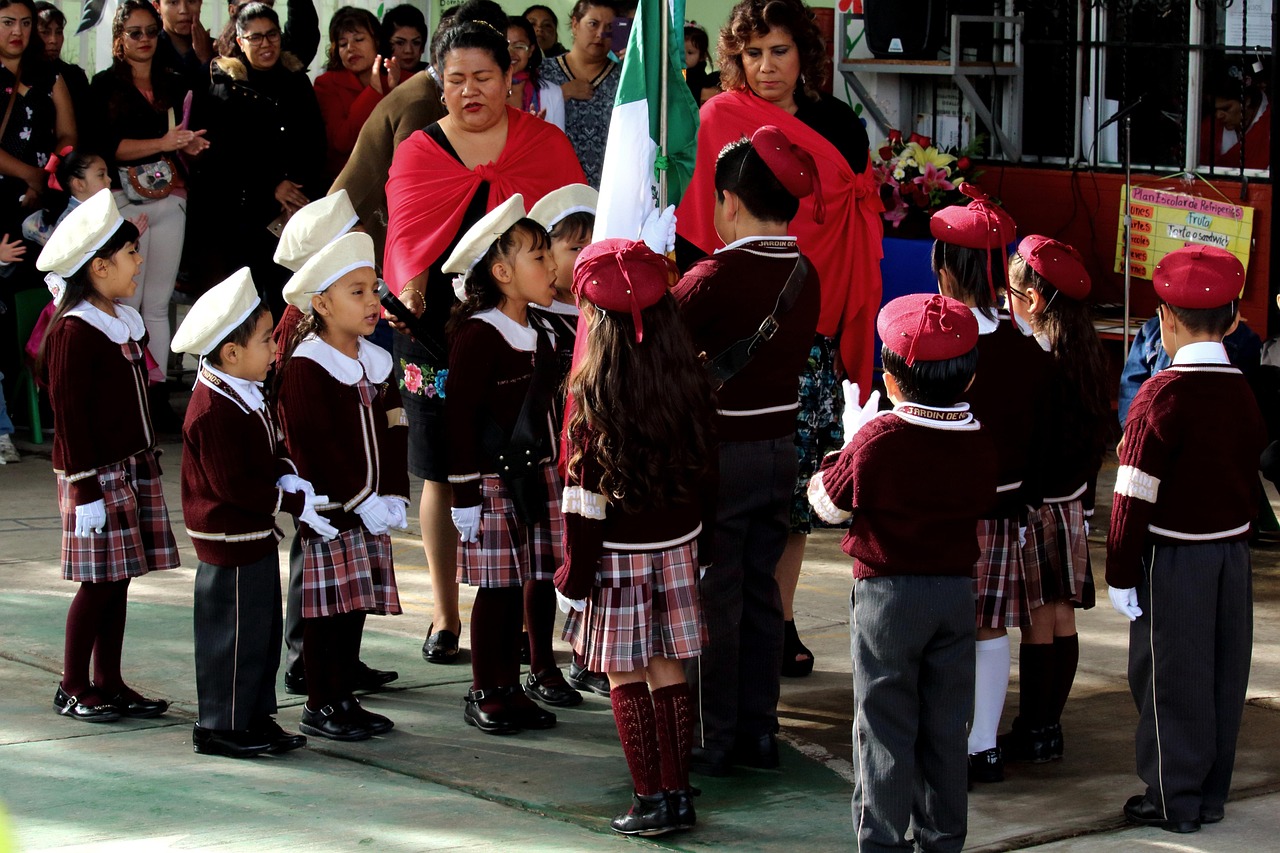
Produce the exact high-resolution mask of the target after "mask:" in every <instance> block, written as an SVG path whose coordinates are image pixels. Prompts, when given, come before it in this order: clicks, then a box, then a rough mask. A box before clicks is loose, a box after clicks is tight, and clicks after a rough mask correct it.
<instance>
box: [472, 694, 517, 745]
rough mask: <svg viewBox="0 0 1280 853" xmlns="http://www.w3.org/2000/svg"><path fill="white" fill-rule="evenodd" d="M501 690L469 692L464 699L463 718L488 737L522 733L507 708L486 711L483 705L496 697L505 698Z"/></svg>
mask: <svg viewBox="0 0 1280 853" xmlns="http://www.w3.org/2000/svg"><path fill="white" fill-rule="evenodd" d="M504 695H505V694H504V693H503V692H501V691H500V690H468V691H467V696H466V698H465V699H463V700H462V701H463V708H462V718H463V719H464V720H466V722H467V725H469V726H475V727H476V728H477V729H479V730H480V731H482V732H484V733H485V734H487V735H512V734H515V733H516V732H518V731H520V727H519V726H518V725H516V721H515V718H514V717H513V716H512V714H511V712H510V711H509V710H507V708H506V707H505V706H503V707H501V708H499V709H498V710H496V711H486V710H485V709H484V708H483V707H481V703H482V702H485V701H486V700H490V701H491V700H492V699H493V698H494V696H504Z"/></svg>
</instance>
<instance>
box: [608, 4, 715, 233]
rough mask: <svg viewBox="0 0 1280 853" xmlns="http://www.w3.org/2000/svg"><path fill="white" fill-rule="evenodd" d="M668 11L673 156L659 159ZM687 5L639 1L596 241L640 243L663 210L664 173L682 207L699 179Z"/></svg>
mask: <svg viewBox="0 0 1280 853" xmlns="http://www.w3.org/2000/svg"><path fill="white" fill-rule="evenodd" d="M664 5H665V6H666V13H667V14H666V18H667V20H666V23H667V32H668V36H667V38H668V41H667V56H666V58H665V61H666V63H667V114H666V126H667V156H666V158H665V159H663V158H660V157H659V153H660V152H659V147H658V144H659V140H660V139H661V136H660V133H661V130H660V128H661V122H662V121H663V116H662V115H661V104H662V62H663V57H662V23H663V21H662V18H663V11H664V10H663V8H662V7H663V6H664ZM683 71H684V0H641V2H640V4H639V6H637V7H636V16H635V20H634V23H633V24H632V26H631V37H630V39H629V40H628V41H627V52H626V55H625V56H624V57H623V62H622V78H621V79H620V80H619V81H618V96H617V100H616V101H615V102H614V105H613V117H612V118H611V119H610V122H609V140H608V143H607V145H606V147H605V154H604V170H603V172H602V173H601V176H600V206H599V209H598V210H597V212H596V227H595V234H594V236H595V239H597V240H600V239H605V238H609V237H625V238H627V239H630V240H634V239H636V238H637V237H638V236H639V234H640V223H641V221H643V219H644V217H645V214H646V213H648V212H649V211H650V210H653V209H654V208H655V207H657V205H658V174H659V171H660V170H662V169H663V168H664V167H665V169H666V173H667V200H666V203H667V204H679V202H680V196H681V195H682V194H683V192H684V189H685V187H686V186H688V185H689V179H690V178H691V177H692V176H693V161H694V155H695V154H696V153H697V147H698V104H697V102H696V101H694V99H693V94H692V93H691V92H690V91H689V87H688V85H686V84H685V82H684V73H683Z"/></svg>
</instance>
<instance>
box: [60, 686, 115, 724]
mask: <svg viewBox="0 0 1280 853" xmlns="http://www.w3.org/2000/svg"><path fill="white" fill-rule="evenodd" d="M53 709H54V710H55V711H57V712H58V713H59V714H60V715H62V716H64V717H71V718H72V719H73V720H81V721H82V722H86V723H114V722H115V721H116V720H118V719H120V709H119V708H117V707H116V706H115V705H112V704H111V703H109V702H97V703H95V704H92V705H90V704H86V703H84V702H81V701H80V699H79V698H78V697H76V696H72V695H70V694H69V693H67V691H65V690H63V689H62V685H61V684H59V685H58V690H57V692H56V693H54V694H53Z"/></svg>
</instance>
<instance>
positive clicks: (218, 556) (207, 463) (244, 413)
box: [182, 369, 303, 566]
mask: <svg viewBox="0 0 1280 853" xmlns="http://www.w3.org/2000/svg"><path fill="white" fill-rule="evenodd" d="M206 383H210V384H212V385H214V386H215V387H216V388H218V389H220V391H221V393H220V392H219V391H218V390H214V388H210V387H209V384H206ZM296 473H297V469H296V468H295V467H294V465H293V463H292V462H291V461H289V457H288V455H287V454H286V453H285V449H284V441H283V440H282V436H281V433H280V430H279V428H278V427H277V426H276V423H275V418H273V417H272V416H271V409H270V408H269V407H263V408H262V409H259V410H256V411H255V410H254V409H252V408H251V407H250V406H249V404H247V403H246V402H245V401H244V400H242V399H241V398H240V396H239V395H238V394H237V393H236V391H235V389H234V388H231V387H229V386H228V385H227V384H226V383H224V382H223V381H222V380H221V379H220V378H219V377H218V376H217V375H216V374H214V373H212V372H210V371H208V370H207V369H202V370H201V381H199V382H197V383H196V387H195V390H194V391H192V392H191V402H190V403H188V404H187V416H186V420H185V422H184V423H183V426H182V515H183V521H184V523H185V525H186V528H187V533H188V534H190V536H191V544H192V545H194V546H195V549H196V556H197V557H199V558H200V559H201V560H202V561H204V562H206V563H211V564H213V565H215V566H245V565H249V564H250V563H254V562H257V561H258V560H261V559H262V558H264V557H266V556H268V555H269V554H272V553H274V552H275V549H276V543H277V542H279V541H280V539H281V538H282V537H283V534H282V533H281V531H280V528H279V527H277V526H276V515H278V514H279V513H281V512H285V513H288V514H289V515H297V514H298V513H300V512H302V509H303V496H302V494H301V493H299V492H285V491H283V490H282V489H280V487H279V486H277V485H276V480H278V479H280V477H281V476H282V475H284V474H296Z"/></svg>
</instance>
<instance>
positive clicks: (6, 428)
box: [0, 373, 13, 435]
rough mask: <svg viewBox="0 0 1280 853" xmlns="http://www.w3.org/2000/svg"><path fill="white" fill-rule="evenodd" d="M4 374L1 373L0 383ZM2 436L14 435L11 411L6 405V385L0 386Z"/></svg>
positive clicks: (0, 430)
mask: <svg viewBox="0 0 1280 853" xmlns="http://www.w3.org/2000/svg"><path fill="white" fill-rule="evenodd" d="M3 381H4V374H3V373H0V383H2V382H3ZM0 435H13V421H11V420H10V419H9V410H8V409H7V408H5V405H4V385H3V384H0Z"/></svg>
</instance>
